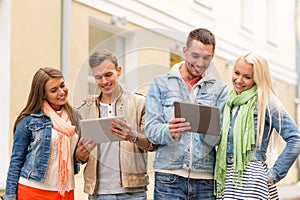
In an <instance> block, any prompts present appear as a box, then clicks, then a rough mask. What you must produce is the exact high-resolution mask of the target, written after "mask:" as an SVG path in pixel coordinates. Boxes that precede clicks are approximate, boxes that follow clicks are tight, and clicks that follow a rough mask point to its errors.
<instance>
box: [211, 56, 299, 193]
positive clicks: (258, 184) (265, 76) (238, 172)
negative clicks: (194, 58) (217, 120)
mask: <svg viewBox="0 0 300 200" xmlns="http://www.w3.org/2000/svg"><path fill="white" fill-rule="evenodd" d="M232 83H233V90H232V91H231V92H230V93H229V96H228V100H227V102H226V106H225V109H224V113H223V117H224V118H223V133H222V138H221V142H220V144H219V147H218V151H217V162H216V166H215V179H216V182H217V191H216V194H217V197H219V198H221V199H278V195H277V191H276V187H275V185H274V184H275V183H277V182H278V181H280V180H281V179H282V178H284V177H285V176H286V174H287V172H288V170H289V169H290V167H291V165H292V164H293V163H294V161H295V160H296V159H297V157H298V154H299V152H300V134H299V130H298V128H297V126H296V124H295V123H294V122H293V120H292V118H291V117H290V116H289V115H288V113H287V112H286V111H285V110H284V108H283V107H282V105H281V103H280V101H279V100H278V98H277V97H276V95H275V93H274V89H273V86H272V82H271V75H270V72H269V66H268V63H267V61H266V59H265V58H263V57H262V56H260V55H257V54H255V53H247V54H245V55H243V56H241V57H240V58H238V59H237V61H236V63H235V67H234V70H233V74H232ZM273 130H276V131H277V132H278V133H279V135H280V136H281V137H282V138H283V140H284V141H285V142H286V146H285V148H284V150H283V151H282V153H281V154H280V156H279V157H278V158H277V160H276V162H275V163H274V165H273V166H271V167H270V168H269V169H268V168H267V166H266V164H265V161H266V151H267V148H268V144H269V141H270V136H271V134H272V133H273Z"/></svg>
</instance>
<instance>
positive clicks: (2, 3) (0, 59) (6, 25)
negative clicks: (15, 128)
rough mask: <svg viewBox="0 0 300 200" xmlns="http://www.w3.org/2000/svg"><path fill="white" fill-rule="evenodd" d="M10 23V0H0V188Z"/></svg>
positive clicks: (5, 151) (5, 162) (5, 156)
mask: <svg viewBox="0 0 300 200" xmlns="http://www.w3.org/2000/svg"><path fill="white" fill-rule="evenodd" d="M10 24H11V1H10V0H0V35H1V37H0V44H1V45H0V88H1V95H0V124H1V133H0V135H1V139H0V147H1V156H0V157H1V159H0V190H2V189H5V182H6V177H7V170H8V166H9V159H10V152H9V144H10V140H9V136H10V132H11V130H10V121H9V120H10V113H9V109H10V40H11V39H10V37H11V25H10Z"/></svg>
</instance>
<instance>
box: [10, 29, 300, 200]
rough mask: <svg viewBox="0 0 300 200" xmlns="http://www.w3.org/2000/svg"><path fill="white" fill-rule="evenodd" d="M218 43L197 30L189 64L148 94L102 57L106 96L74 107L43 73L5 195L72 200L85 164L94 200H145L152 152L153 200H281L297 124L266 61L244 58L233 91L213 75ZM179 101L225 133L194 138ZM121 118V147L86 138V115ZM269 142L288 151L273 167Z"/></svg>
mask: <svg viewBox="0 0 300 200" xmlns="http://www.w3.org/2000/svg"><path fill="white" fill-rule="evenodd" d="M215 44H216V42H215V36H214V34H213V33H212V32H211V31H209V30H207V29H205V28H197V29H195V30H192V31H191V32H190V33H189V35H188V37H187V41H186V45H185V46H184V47H183V54H184V58H185V59H184V60H183V61H181V62H179V63H177V64H175V65H174V66H173V67H172V68H171V69H170V70H169V72H167V73H166V74H164V75H160V76H157V77H155V78H154V79H153V80H152V81H151V83H150V85H149V88H148V90H147V95H146V97H145V96H143V95H140V94H136V93H133V92H130V91H127V90H125V89H124V88H123V87H122V86H121V84H120V83H119V80H118V78H119V76H120V75H121V72H122V67H121V66H120V65H119V64H118V61H117V56H116V55H115V54H114V53H113V52H110V51H108V50H98V51H95V52H94V53H93V54H92V55H91V56H90V57H89V65H90V69H91V72H92V75H93V76H94V78H95V81H96V84H97V86H98V88H99V89H100V94H99V95H97V96H96V97H94V98H92V99H91V98H87V99H85V101H84V103H83V104H82V105H81V106H80V107H79V108H73V107H72V106H71V105H70V104H69V103H68V100H67V97H68V87H67V85H66V83H65V80H64V77H63V75H62V73H61V71H59V70H57V69H55V68H51V67H44V68H40V69H39V70H38V71H37V72H36V74H35V75H34V77H33V80H32V84H31V89H30V93H29V96H28V99H27V104H26V106H25V107H24V109H23V110H22V111H21V112H20V114H19V115H18V117H17V119H16V121H15V124H14V127H13V132H14V139H13V148H12V154H11V161H10V165H9V170H8V175H7V182H6V190H5V195H4V199H5V200H9V199H14V200H15V199H18V200H29V199H30V200H40V199H43V200H58V199H61V200H73V199H74V189H75V181H74V174H77V173H78V172H79V168H80V165H83V166H84V172H83V175H84V192H85V193H87V194H88V199H89V200H111V199H113V200H123V199H133V200H146V199H147V185H148V184H149V178H148V173H147V152H148V151H155V159H154V163H153V167H154V192H153V195H154V196H153V197H148V199H155V200H165V199H172V200H176V199H177V200H192V199H195V200H196V199H198V200H213V199H279V197H278V194H277V190H276V185H275V184H276V183H277V182H278V181H280V180H281V179H282V178H284V177H285V176H286V174H287V172H288V170H289V169H290V167H291V166H292V164H293V163H294V161H295V160H296V159H297V157H298V155H299V153H300V133H299V130H298V128H297V125H296V124H295V123H294V121H293V120H292V118H291V117H290V116H289V114H288V113H287V112H286V111H285V109H284V107H283V106H282V104H281V103H280V101H279V99H278V98H277V97H276V95H275V91H274V88H273V85H272V80H271V75H270V69H269V66H268V62H267V60H266V59H265V58H264V57H262V56H261V55H258V54H256V53H254V52H250V53H246V54H244V55H242V56H240V57H239V58H237V60H236V62H235V64H234V69H233V72H232V86H233V87H232V88H233V89H232V90H231V91H229V89H228V86H227V85H226V84H225V83H223V82H221V81H219V80H217V79H216V78H215V77H214V76H213V74H212V73H210V70H208V68H209V67H210V62H211V61H212V59H213V58H214V52H215ZM175 101H177V102H178V101H179V102H189V103H197V104H205V105H210V106H216V107H218V108H219V110H220V113H221V116H220V121H221V123H222V124H221V125H222V126H221V134H220V136H216V135H209V134H199V133H194V132H190V129H191V124H190V122H188V121H186V120H185V119H184V118H174V106H173V103H174V102H175ZM119 115H122V116H124V118H125V120H117V121H115V122H112V124H111V127H110V131H111V133H113V134H115V135H118V136H119V137H120V138H122V141H116V142H109V143H100V144H99V143H96V142H95V141H94V140H93V139H92V138H84V137H82V136H81V132H80V131H81V129H80V120H81V119H89V118H102V117H113V116H119ZM271 136H272V137H273V136H276V137H278V136H281V137H282V139H283V140H284V141H285V142H286V145H285V147H284V149H283V151H282V152H281V154H280V155H279V156H278V157H277V159H276V161H275V162H274V164H273V165H272V166H268V165H267V163H266V159H267V158H266V155H267V149H268V146H269V143H270V138H271ZM271 145H272V144H271Z"/></svg>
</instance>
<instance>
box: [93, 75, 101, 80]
mask: <svg viewBox="0 0 300 200" xmlns="http://www.w3.org/2000/svg"><path fill="white" fill-rule="evenodd" d="M94 78H95V79H96V80H100V79H101V78H102V76H100V75H95V76H94Z"/></svg>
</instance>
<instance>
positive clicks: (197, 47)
mask: <svg viewBox="0 0 300 200" xmlns="http://www.w3.org/2000/svg"><path fill="white" fill-rule="evenodd" d="M214 49H215V37H214V35H213V34H212V33H211V32H210V31H209V30H207V29H202V28H200V29H195V30H193V31H191V32H190V33H189V36H188V39H187V43H186V46H185V47H183V53H184V56H185V60H184V61H182V62H180V63H178V64H176V65H174V66H173V67H172V69H171V70H170V71H169V72H168V73H167V74H165V75H162V76H159V77H156V78H154V80H153V81H152V82H151V85H150V87H149V90H148V93H147V96H146V118H145V133H146V135H147V137H148V139H149V141H150V142H152V143H153V144H156V145H158V149H157V152H156V156H155V161H154V171H155V186H154V199H178V198H182V199H190V198H193V199H203V200H204V199H205V200H210V199H215V196H214V190H213V188H214V182H213V172H214V164H215V154H216V152H215V146H216V145H217V144H218V142H219V139H220V138H219V136H212V135H204V134H199V133H193V132H189V130H190V128H191V127H190V123H189V122H186V121H185V119H183V118H174V106H173V103H174V102H175V101H180V102H191V103H198V104H206V105H212V106H217V107H219V109H220V113H222V111H223V108H224V104H225V101H226V97H227V93H228V88H227V86H226V85H225V84H224V83H222V82H220V81H217V80H216V79H215V78H214V77H213V76H212V74H211V73H210V72H209V71H210V70H207V69H208V68H209V65H210V62H211V60H212V59H213V57H214ZM221 118H222V117H221ZM220 120H221V119H220Z"/></svg>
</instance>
